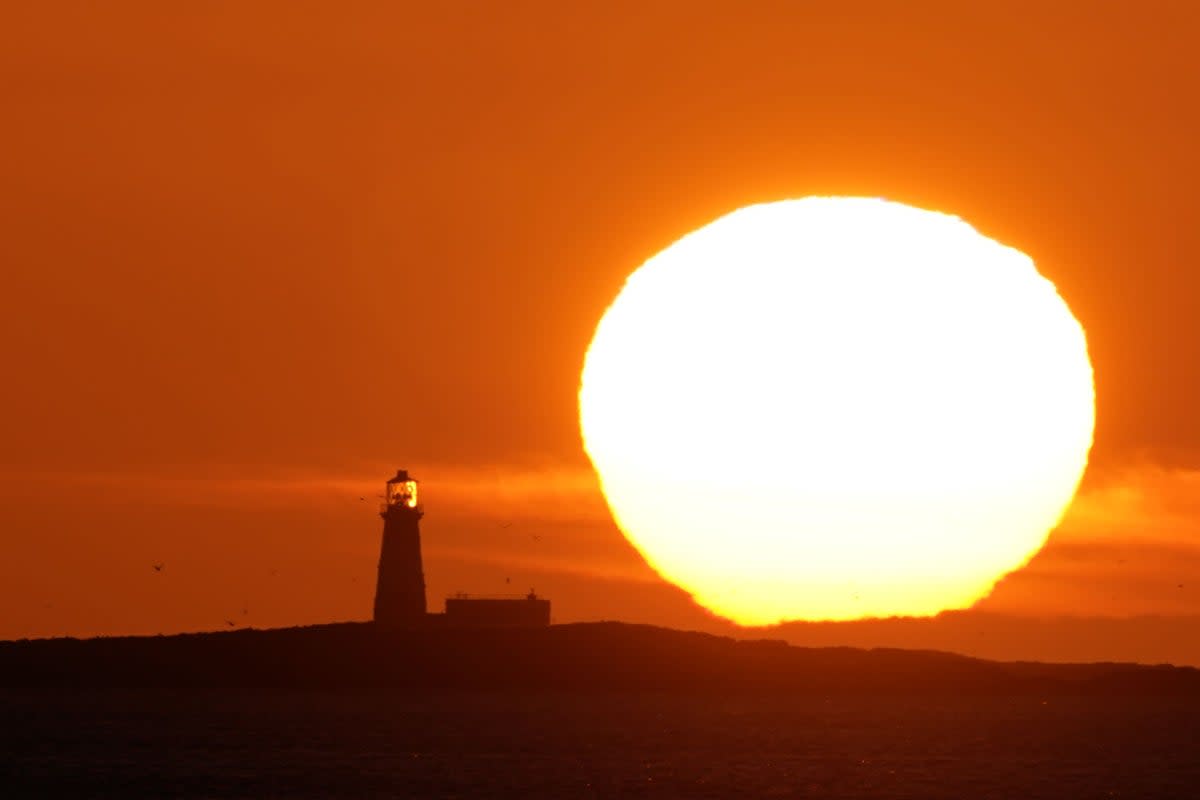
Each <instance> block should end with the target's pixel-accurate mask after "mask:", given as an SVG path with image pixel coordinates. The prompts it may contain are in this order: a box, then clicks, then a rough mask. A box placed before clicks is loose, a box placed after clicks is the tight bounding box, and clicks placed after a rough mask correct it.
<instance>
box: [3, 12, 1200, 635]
mask: <svg viewBox="0 0 1200 800" xmlns="http://www.w3.org/2000/svg"><path fill="white" fill-rule="evenodd" d="M26 5H27V6H28V7H27V8H21V9H16V10H6V11H5V12H4V19H3V20H2V23H3V24H0V95H2V99H3V103H4V108H5V111H6V113H5V118H6V121H5V124H4V126H3V127H2V128H0V219H3V236H0V264H2V265H3V269H4V278H5V280H4V288H3V291H2V292H0V358H2V363H3V364H4V366H5V373H6V375H5V381H4V391H3V394H2V395H0V442H3V445H2V446H0V477H2V479H3V482H2V484H0V486H2V488H0V537H3V544H4V553H5V557H4V558H3V559H0V608H3V609H5V612H6V613H4V614H3V615H0V637H5V638H7V637H13V636H29V635H51V634H91V633H99V632H104V633H116V632H138V633H141V632H155V631H160V630H161V631H172V630H185V629H200V628H212V627H217V626H221V625H223V622H222V621H223V620H224V619H233V618H235V617H236V618H237V619H238V621H239V622H242V621H244V622H245V623H246V624H256V625H282V624H297V623H305V622H316V621H326V620H330V619H361V618H365V617H366V616H367V615H368V614H369V609H370V598H371V590H372V587H373V578H374V575H373V570H374V564H375V558H376V555H377V548H378V536H379V529H380V523H379V519H378V517H377V516H375V515H374V507H373V503H372V502H371V501H373V494H375V493H377V491H378V484H381V483H382V481H383V480H384V479H386V477H387V476H388V475H389V474H391V472H392V471H394V469H395V468H396V467H400V466H403V467H407V468H409V469H410V470H412V471H413V472H414V473H415V474H416V475H417V476H418V477H419V478H422V479H424V481H425V500H426V503H427V506H428V517H427V519H426V523H425V525H424V530H425V534H426V536H425V540H426V555H427V559H426V560H427V565H426V568H427V577H428V583H429V591H430V598H431V603H432V604H433V605H434V606H437V605H439V604H440V597H441V596H442V595H444V594H445V593H446V592H450V591H454V590H458V589H463V590H469V591H503V590H504V589H505V588H507V586H509V585H511V584H506V583H505V579H506V578H508V579H510V580H511V581H512V583H515V584H519V585H520V586H521V587H522V588H525V587H526V586H527V585H528V584H533V585H536V586H537V587H538V589H539V591H542V592H544V593H545V594H548V595H550V596H551V597H552V599H553V601H554V604H555V612H554V613H555V617H556V619H558V620H560V621H568V620H575V619H596V618H601V617H611V618H621V619H634V620H638V621H650V622H659V623H665V624H675V625H682V626H705V625H709V626H714V625H715V624H716V623H715V622H713V621H712V620H709V619H708V618H707V617H706V615H705V614H703V612H701V611H699V610H698V609H695V608H694V607H692V606H691V605H690V604H689V603H688V600H687V598H686V597H685V596H683V595H681V594H680V593H679V592H678V591H677V590H674V589H672V588H671V587H668V586H664V585H662V584H661V583H659V582H657V580H656V579H655V577H654V575H653V574H652V573H651V572H650V571H649V570H648V569H647V568H646V567H645V566H644V565H643V564H642V563H641V562H640V561H639V559H638V558H637V556H636V554H635V553H634V552H633V551H632V549H631V548H630V547H629V546H628V545H627V544H625V543H624V541H623V540H622V539H621V537H620V535H619V534H618V533H617V532H616V530H615V528H614V527H613V525H612V523H611V522H610V521H609V520H608V518H607V516H606V513H605V509H604V506H603V502H602V500H601V499H600V498H599V496H598V494H597V491H596V488H595V483H594V481H593V479H592V478H591V476H590V473H589V472H588V468H587V462H586V459H585V458H584V456H583V454H582V451H581V447H580V442H579V434H578V427H577V420H576V408H575V393H576V391H577V386H578V375H579V369H580V366H581V363H582V359H583V354H584V351H585V349H586V346H587V343H588V341H589V339H590V336H591V333H592V330H593V328H594V325H595V323H596V321H597V320H598V319H599V316H600V314H601V313H602V312H603V310H604V308H605V307H606V305H607V304H608V303H609V302H610V301H611V299H612V297H613V296H614V295H615V293H616V292H617V290H618V289H619V287H620V285H621V283H622V281H623V280H624V277H625V276H626V275H627V274H628V273H629V272H630V271H631V270H632V269H634V268H635V267H636V266H637V265H638V264H640V263H641V262H642V261H643V260H644V259H645V258H646V257H648V256H649V255H651V254H653V253H654V252H656V251H657V250H659V249H661V248H662V247H664V246H665V245H667V244H669V243H670V242H672V241H673V240H675V239H676V238H678V237H679V236H680V235H681V234H683V233H685V232H687V231H689V230H691V229H694V228H696V227H698V226H699V225H702V224H704V223H705V222H707V221H709V220H711V219H713V218H715V217H717V216H719V215H721V214H723V213H725V212H727V211H729V210H731V209H733V208H736V207H739V206H742V205H745V204H748V203H752V202H760V201H766V200H774V199H779V198H783V197H794V196H802V195H807V194H866V195H879V196H885V197H889V198H892V199H896V200H901V201H904V202H908V203H911V204H914V205H918V206H923V207H928V208H935V209H939V210H944V211H950V212H953V213H957V214H959V215H961V216H963V217H964V218H966V219H968V220H969V221H971V222H972V223H973V224H975V225H976V226H977V227H978V228H979V229H980V230H981V231H982V232H984V233H986V234H988V235H991V236H994V237H996V238H998V239H1000V240H1002V241H1004V242H1006V243H1008V244H1012V245H1014V246H1016V247H1019V248H1020V249H1022V250H1024V251H1025V252H1027V253H1029V254H1030V255H1031V256H1033V257H1034V259H1035V260H1037V262H1038V264H1039V268H1040V269H1041V271H1042V272H1043V274H1045V275H1046V276H1047V277H1049V278H1050V279H1051V280H1053V281H1054V282H1055V283H1056V284H1057V285H1058V287H1059V290H1060V292H1061V293H1062V294H1063V296H1064V297H1065V298H1066V300H1067V301H1068V303H1069V304H1070V305H1071V307H1072V309H1073V310H1074V311H1075V313H1076V315H1077V316H1078V317H1079V319H1080V320H1081V321H1082V322H1083V324H1084V326H1085V327H1086V329H1087V331H1088V336H1089V343H1090V348H1091V354H1092V359H1093V362H1094V365H1095V370H1096V383H1097V396H1098V401H1097V402H1098V409H1097V410H1098V420H1097V430H1096V446H1095V450H1094V452H1093V466H1092V468H1091V470H1090V471H1089V475H1088V477H1087V479H1086V483H1085V491H1084V494H1083V495H1082V497H1081V498H1080V500H1079V501H1078V502H1077V503H1076V506H1075V507H1074V509H1073V510H1072V512H1071V513H1070V514H1069V516H1068V518H1067V520H1066V521H1065V522H1064V525H1063V526H1062V527H1061V529H1060V530H1059V531H1058V532H1056V533H1055V535H1054V536H1053V537H1052V539H1051V543H1050V545H1049V546H1048V547H1047V548H1046V550H1044V551H1043V553H1042V554H1040V555H1039V556H1038V557H1037V558H1036V559H1035V560H1034V561H1033V562H1032V563H1031V564H1030V565H1029V567H1028V568H1026V569H1025V570H1023V571H1021V572H1020V573H1017V574H1014V575H1012V576H1010V577H1009V578H1008V579H1006V580H1005V581H1004V582H1003V583H1002V584H1001V585H1000V586H999V587H998V589H997V590H996V592H995V593H994V594H993V596H992V597H990V598H988V599H987V600H985V601H983V602H982V603H981V608H982V609H984V610H988V611H991V612H994V613H997V614H1008V615H1013V614H1015V615H1023V616H1039V617H1064V618H1066V617H1123V616H1124V617H1127V616H1132V615H1146V614H1151V615H1160V616H1164V617H1167V618H1170V619H1178V620H1180V622H1179V624H1180V625H1181V626H1184V627H1183V628H1181V630H1183V629H1186V627H1187V626H1188V625H1191V626H1192V630H1194V626H1195V615H1200V524H1198V523H1200V500H1198V499H1197V498H1200V491H1198V490H1200V424H1198V423H1197V419H1198V418H1197V416H1196V413H1195V409H1196V408H1197V407H1200V373H1197V372H1196V370H1195V369H1194V368H1193V367H1194V365H1195V364H1197V363H1200V323H1198V322H1197V319H1198V318H1200V313H1198V312H1200V286H1198V284H1200V277H1198V275H1200V273H1197V271H1196V269H1195V264H1194V262H1195V259H1196V255H1197V253H1200V226H1196V225H1195V224H1194V218H1195V202H1194V200H1193V193H1194V187H1195V186H1197V185H1198V184H1200V159H1198V157H1197V155H1196V151H1195V142H1196V141H1200V109H1198V108H1197V106H1196V104H1195V103H1194V102H1192V99H1193V98H1195V97H1197V96H1200V70H1197V69H1196V68H1195V62H1194V57H1195V52H1194V50H1195V47H1194V42H1195V41H1196V40H1197V35H1198V34H1200V19H1197V14H1198V12H1196V11H1194V10H1193V8H1192V5H1191V4H1190V3H1185V2H1178V3H1159V2H1147V3H1138V4H1120V5H1119V6H1118V5H1117V4H1099V7H1098V8H1089V9H1088V11H1087V12H1086V13H1082V12H1080V11H1078V10H1076V9H1074V8H1073V7H1071V5H1070V4H1061V7H1059V4H1043V3H995V4H987V5H988V8H984V7H983V6H984V5H985V4H967V3H960V2H945V3H936V4H919V3H918V4H907V3H905V4H897V3H853V2H850V3H839V4H828V5H827V6H824V7H818V6H817V5H815V4H801V3H756V4H738V3H725V4H705V3H686V4H685V3H669V4H666V3H649V4H647V3H632V2H630V3H596V4H588V8H587V9H586V10H580V9H579V8H578V5H577V4H563V3H550V2H544V3H534V2H526V3H508V4H463V5H460V6H458V7H457V10H444V9H436V8H428V9H415V8H401V6H400V5H395V4H382V3H381V4H377V5H375V4H367V3H363V4H357V5H355V6H354V7H353V9H352V10H347V9H345V8H340V7H339V8H337V9H334V7H333V6H328V5H318V4H305V3H286V4H284V3H279V4H266V3H261V4H253V5H252V6H247V5H246V4H242V3H228V4H220V3H213V4H204V5H202V6H197V7H195V8H189V9H187V10H180V9H179V8H178V7H174V6H172V7H165V6H161V5H160V4H151V3H147V4H121V5H119V6H115V7H114V6H111V5H108V6H105V7H104V8H100V7H95V8H83V7H80V6H78V5H77V4H62V5H57V4H53V3H42V4H26ZM746 5H750V6H751V7H750V8H746V7H744V6H746ZM1048 5H1051V6H1055V7H1054V8H1047V7H1046V6H1048ZM359 496H366V497H367V498H368V502H362V501H359V499H358V498H359ZM535 536H537V537H538V538H537V539H535V538H534V537H535ZM156 561H162V562H164V563H165V564H166V567H165V569H164V571H163V572H162V573H155V572H154V571H153V570H152V569H151V567H150V565H151V563H153V562H156ZM243 611H245V612H246V613H243ZM951 644H952V645H953V644H954V642H951ZM1118 644H1119V643H1118ZM963 647H964V648H967V645H966V644H964V645H963ZM1142 647H1144V644H1143V643H1139V642H1135V641H1134V640H1133V639H1130V640H1129V645H1128V647H1127V648H1126V649H1125V650H1123V651H1121V652H1122V653H1127V657H1138V656H1139V655H1140V654H1141V655H1145V656H1146V657H1147V658H1149V657H1151V654H1150V651H1149V650H1139V649H1138V648H1142ZM1012 653H1013V654H1016V655H1023V656H1027V657H1034V656H1036V655H1037V653H1032V654H1029V653H1023V652H1021V653H1019V652H1017V651H1015V650H1014V651H1012ZM1003 654H1004V653H1001V655H1003ZM1197 659H1200V655H1197Z"/></svg>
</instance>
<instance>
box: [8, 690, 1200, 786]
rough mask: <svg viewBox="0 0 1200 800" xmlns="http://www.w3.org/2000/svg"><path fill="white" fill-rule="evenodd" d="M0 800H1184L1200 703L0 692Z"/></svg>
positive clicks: (1195, 757) (1196, 757)
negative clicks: (812, 799) (92, 799)
mask: <svg viewBox="0 0 1200 800" xmlns="http://www.w3.org/2000/svg"><path fill="white" fill-rule="evenodd" d="M0 797H2V798H18V797H20V798H23V797H38V798H40V797H78V798H87V797H120V798H126V797H153V798H327V797H328V798H426V797H428V798H626V797H629V798H757V797H762V798H788V797H819V798H1055V799H1056V800H1062V799H1063V798H1067V799H1071V798H1112V797H1123V798H1158V797H1162V798H1180V800H1185V799H1186V798H1200V697H1188V698H1183V699H1180V698H1178V697H1106V698H1095V697H1091V698H1086V697H1039V696H1019V697H977V696H971V697H952V696H951V697H947V696H940V697H925V696H885V697H867V696H863V697H854V696H845V695H839V696H827V697H822V696H777V695H763V694H741V695H702V694H695V693H683V692H674V693H672V692H657V693H630V692H619V693H614V692H597V693H579V692H574V693H562V692H536V691H526V692H512V693H496V692H461V691H459V692H449V691H441V692H419V691H401V690H388V691H379V690H372V691H349V690H347V691H298V690H295V691H293V690H289V691H283V690H236V691H235V690H194V689H193V690H178V691H175V690H153V691H149V690H119V691H118V690H95V689H89V690H54V691H50V690H37V691H20V692H16V691H0Z"/></svg>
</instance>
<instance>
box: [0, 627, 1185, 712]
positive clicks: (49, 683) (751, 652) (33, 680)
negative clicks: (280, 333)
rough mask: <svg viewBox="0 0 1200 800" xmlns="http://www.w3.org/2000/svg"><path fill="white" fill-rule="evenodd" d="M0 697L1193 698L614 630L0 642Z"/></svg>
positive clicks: (993, 667)
mask: <svg viewBox="0 0 1200 800" xmlns="http://www.w3.org/2000/svg"><path fill="white" fill-rule="evenodd" d="M0 686H2V687H9V688H32V687H72V688H86V687H114V688H115V687H121V688H152V687H154V688H189V687H194V688H201V687H206V688H259V687H261V688H268V687H284V688H302V689H303V688H312V689H317V688H321V689H330V688H334V689H336V688H347V689H354V688H397V689H402V688H407V689H465V690H483V691H487V690H513V689H535V690H536V689H547V690H567V691H606V690H654V691H703V692H788V693H793V694H806V693H807V694H815V693H826V694H830V693H832V694H864V693H867V694H870V693H884V694H908V693H917V694H931V695H932V694H943V693H954V694H979V695H997V694H998V695H1005V694H1012V695H1027V694H1042V695H1048V696H1053V695H1066V694H1070V695H1110V694H1134V695H1137V694H1171V695H1190V696H1200V670H1197V669H1194V668H1191V667H1173V666H1169V665H1160V666H1146V665H1137V664H1108V663H1104V664H1043V663H1030V662H1017V663H1004V662H995V661H985V660H981V659H975V658H969V657H966V656H960V655H954V654H950V653H942V652H935V651H921V650H900V649H874V650H862V649H855V648H844V647H836V648H802V647H793V646H790V645H788V644H786V643H784V642H781V641H773V640H757V641H750V640H735V639H730V638H726V637H720V636H714V635H710V634H705V633H697V632H689V631H680V630H673V629H668V628H658V627H653V626H648V625H632V624H626V623H618V622H599V623H576V624H570V625H554V626H550V627H548V628H530V629H444V628H427V629H414V630H391V631H387V630H380V629H378V628H376V627H375V626H374V625H372V624H371V623H337V624H330V625H316V626H310V627H298V628H281V629H273V630H253V629H246V630H236V631H222V632H214V633H193V634H178V635H172V636H138V637H111V638H96V639H70V638H60V639H36V640H22V641H15V642H0Z"/></svg>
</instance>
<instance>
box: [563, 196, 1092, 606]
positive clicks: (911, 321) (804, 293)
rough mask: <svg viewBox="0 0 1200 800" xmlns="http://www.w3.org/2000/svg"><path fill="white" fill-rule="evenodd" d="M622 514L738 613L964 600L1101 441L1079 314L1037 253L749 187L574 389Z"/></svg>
mask: <svg viewBox="0 0 1200 800" xmlns="http://www.w3.org/2000/svg"><path fill="white" fill-rule="evenodd" d="M579 406H580V425H581V429H582V433H583V439H584V445H585V448H586V450H587V453H588V455H589V457H590V458H591V460H592V463H593V465H594V466H595V468H596V471H597V473H598V474H599V476H600V481H601V484H602V486H603V489H604V494H605V497H606V498H607V500H608V503H609V507H610V508H611V510H612V512H613V515H614V517H615V519H616V521H617V523H618V524H619V525H620V527H621V529H622V530H623V531H624V533H625V535H626V536H627V537H628V539H629V540H630V541H631V542H632V543H633V544H634V546H635V547H637V549H638V550H639V551H640V552H641V553H642V555H643V556H644V557H645V558H646V560H647V561H648V562H649V564H650V565H651V566H652V567H653V568H654V569H655V570H657V571H658V572H659V574H661V575H662V576H663V577H664V578H666V579H667V580H669V581H671V582H672V583H675V584H677V585H678V586H680V587H682V588H684V589H685V590H687V591H688V592H690V593H692V595H693V596H694V597H695V599H696V601H697V602H699V603H700V604H701V605H703V606H705V607H706V608H708V609H710V610H712V611H713V612H715V613H717V614H720V615H722V616H725V617H729V618H731V619H733V620H735V621H737V622H739V623H742V624H768V623H773V622H777V621H780V620H784V619H854V618H859V617H867V616H890V615H930V614H935V613H937V612H938V611H941V610H944V609H949V608H961V607H965V606H968V605H970V604H971V603H972V602H974V601H975V600H977V599H979V598H980V597H981V596H983V595H985V594H986V593H987V592H988V591H989V590H990V589H991V587H992V585H993V584H994V583H995V582H996V581H997V580H998V579H999V578H1000V577H1002V576H1003V575H1004V574H1005V573H1007V572H1009V571H1011V570H1013V569H1015V568H1017V567H1019V566H1021V565H1022V564H1023V563H1025V562H1026V561H1027V560H1028V559H1029V558H1030V557H1031V556H1032V555H1033V554H1034V553H1036V552H1037V550H1038V549H1039V548H1040V547H1041V546H1042V544H1043V543H1044V542H1045V539H1046V536H1047V535H1048V533H1049V532H1050V530H1051V529H1052V528H1053V527H1054V525H1055V524H1056V523H1057V521H1058V519H1059V517H1060V516H1061V515H1062V513H1063V511H1064V510H1065V508H1066V506H1067V505H1068V503H1069V502H1070V500H1071V498H1072V496H1073V495H1074V493H1075V490H1076V488H1077V486H1078V483H1079V480H1080V478H1081V477H1082V474H1083V471H1084V468H1085V467H1086V465H1087V455H1088V451H1089V449H1090V447H1091V441H1092V429H1093V425H1094V400H1093V388H1092V370H1091V364H1090V362H1089V360H1088V355H1087V343H1086V341H1085V338H1084V333H1083V329H1082V328H1081V326H1080V325H1079V323H1078V322H1077V321H1076V320H1075V318H1074V317H1073V316H1072V314H1071V312H1070V310H1069V309H1068V308H1067V306H1066V304H1065V303H1064V302H1063V300H1062V299H1061V298H1060V297H1059V296H1058V294H1057V292H1056V291H1055V288H1054V286H1053V284H1051V283H1050V282H1049V281H1047V280H1045V279H1044V278H1042V277H1041V276H1040V275H1039V274H1038V272H1037V270H1036V268H1035V267H1034V264H1033V262H1032V261H1031V260H1030V259H1029V257H1028V256H1026V255H1024V254H1023V253H1021V252H1019V251H1017V250H1014V249H1012V248H1009V247H1005V246H1003V245H1000V244H999V243H997V242H995V241H993V240H991V239H988V238H987V237H985V236H982V235H981V234H979V233H978V232H976V231H975V229H974V228H972V227H971V226H970V225H968V224H967V223H965V222H963V221H962V220H960V219H958V218H956V217H952V216H948V215H945V214H940V213H935V212H931V211H924V210H919V209H915V208H911V207H909V206H905V205H901V204H899V203H892V202H887V201H883V200H874V199H866V198H815V197H813V198H806V199H803V200H789V201H783V202H777V203H769V204H764V205H758V206H751V207H748V208H744V209H741V210H739V211H736V212H733V213H731V214H729V215H727V216H725V217H722V218H721V219H718V220H716V221H715V222H713V223H711V224H709V225H707V226H705V227H704V228H701V229H700V230H698V231H695V232H693V233H691V234H689V235H687V236H685V237H683V238H682V239H680V240H679V241H677V242H676V243H675V244H673V245H671V246H670V247H668V248H667V249H666V250H664V251H662V252H661V253H659V254H658V255H656V256H654V257H653V258H651V259H650V260H649V261H647V262H646V263H645V264H644V265H642V267H641V268H639V269H638V270H637V271H636V272H634V273H633V274H632V275H631V276H630V277H629V279H628V281H627V282H626V284H625V287H624V288H623V289H622V291H621V293H620V294H619V295H618V297H617V298H616V300H615V301H614V302H613V304H612V306H611V307H610V308H609V309H608V311H607V312H606V313H605V315H604V317H603V319H602V320H601V321H600V324H599V325H598V327H597V329H596V333H595V336H594V338H593V340H592V343H591V346H590V347H589V349H588V353H587V357H586V359H585V363H584V367H583V375H582V383H581V388H580V392H579Z"/></svg>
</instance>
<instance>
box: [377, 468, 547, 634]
mask: <svg viewBox="0 0 1200 800" xmlns="http://www.w3.org/2000/svg"><path fill="white" fill-rule="evenodd" d="M418 491H419V489H418V485H417V480H416V478H414V477H412V476H411V475H409V474H408V471H407V470H403V469H401V470H397V471H396V476H395V477H394V478H391V479H389V480H388V482H387V483H386V484H385V490H384V495H383V506H382V507H381V508H380V511H379V515H380V516H381V517H383V541H382V543H381V545H380V549H379V575H378V578H377V580H376V584H375V613H374V620H375V624H376V625H378V626H380V627H384V628H413V627H417V626H429V625H438V626H444V627H454V628H528V627H542V626H546V625H549V624H550V601H549V600H547V599H546V598H544V597H539V596H538V595H537V594H536V593H535V592H534V591H533V590H532V589H530V590H529V594H527V595H524V596H516V597H512V596H508V597H481V596H477V595H466V594H456V595H455V596H454V597H449V598H447V599H446V611H445V613H444V614H430V613H428V611H427V610H426V604H425V567H424V564H423V563H422V559H421V524H420V523H421V518H422V517H424V516H425V510H424V507H423V506H422V505H421V502H420V497H419V494H418Z"/></svg>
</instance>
